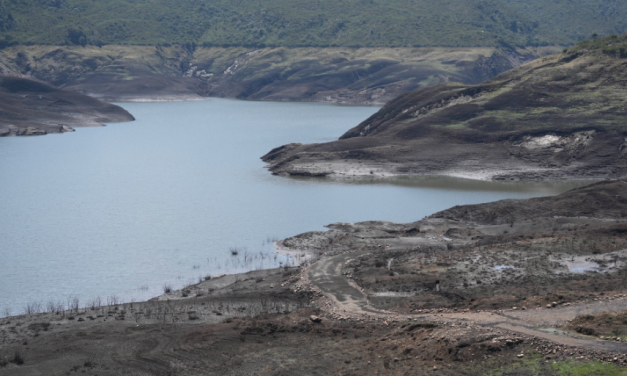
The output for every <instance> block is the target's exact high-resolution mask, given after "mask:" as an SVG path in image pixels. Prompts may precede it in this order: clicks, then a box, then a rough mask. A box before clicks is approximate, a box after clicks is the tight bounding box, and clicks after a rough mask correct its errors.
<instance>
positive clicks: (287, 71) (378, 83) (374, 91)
mask: <svg viewBox="0 0 627 376" xmlns="http://www.w3.org/2000/svg"><path fill="white" fill-rule="evenodd" d="M553 50H554V49H552V48H548V47H545V48H533V49H516V50H511V49H510V50H506V49H503V48H501V49H495V48H376V49H375V48H262V49H250V48H242V47H232V48H218V47H215V48H196V47H194V46H187V47H184V46H178V47H177V46H170V47H165V46H103V47H100V48H99V47H94V46H85V47H81V46H63V47H60V46H28V47H25V46H19V47H17V46H16V47H12V48H7V49H4V50H0V73H1V74H6V75H18V76H23V77H32V78H35V79H37V80H40V81H44V82H48V83H50V84H52V85H54V86H56V87H60V88H64V89H68V90H72V91H77V92H80V93H84V94H88V95H91V96H95V97H98V98H100V99H103V100H108V101H141V100H193V99H200V98H201V97H202V96H217V97H226V98H239V99H254V100H274V101H317V102H332V103H347V104H384V103H386V102H387V101H389V100H391V99H393V98H395V97H396V96H398V95H400V94H402V93H404V92H407V91H411V90H414V89H417V88H420V87H425V86H430V85H433V84H437V83H443V82H449V81H455V82H463V83H467V84H475V83H479V82H481V81H483V80H484V79H486V78H489V77H493V76H494V75H496V74H499V73H502V72H504V71H506V70H509V69H512V68H514V67H516V66H518V65H520V64H521V62H523V61H530V60H533V59H535V58H538V57H540V56H544V55H546V54H547V53H548V52H550V51H553Z"/></svg>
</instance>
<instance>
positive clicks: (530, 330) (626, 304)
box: [305, 251, 627, 353]
mask: <svg viewBox="0 0 627 376" xmlns="http://www.w3.org/2000/svg"><path fill="white" fill-rule="evenodd" d="M362 253H366V252H365V251H362ZM355 256H357V254H355V253H347V254H341V255H337V256H333V257H330V258H328V259H326V260H323V261H318V262H316V263H314V264H313V265H311V266H310V267H309V268H308V270H307V271H306V272H305V273H306V275H307V279H308V281H309V282H310V283H312V284H313V285H315V287H317V289H318V290H319V291H320V292H322V293H323V294H324V295H325V296H326V297H327V298H329V300H330V301H331V302H333V305H332V306H331V308H330V309H329V308H328V307H327V308H326V309H327V310H328V311H329V313H331V314H337V315H339V316H341V317H350V318H359V319H363V318H369V319H375V320H376V319H384V320H395V321H401V320H403V321H404V320H407V319H414V320H420V321H446V322H451V321H452V322H460V321H463V322H464V323H466V324H471V325H482V326H490V327H494V326H496V327H499V328H502V329H505V330H509V331H513V332H518V333H521V334H526V335H531V336H534V337H539V338H543V339H546V340H549V341H552V342H555V343H558V344H561V345H566V346H577V347H583V348H587V349H592V350H598V351H610V352H617V353H625V352H627V344H625V343H614V342H605V341H598V340H594V339H586V338H584V337H583V336H580V337H579V338H575V337H573V336H564V335H555V334H551V333H548V332H546V331H541V330H539V325H538V322H542V321H547V322H552V323H563V322H565V321H566V320H567V319H568V318H571V319H572V318H574V317H573V316H572V314H570V315H569V314H568V312H570V313H572V312H574V311H577V310H578V309H583V308H589V309H590V308H591V307H590V304H588V303H581V304H579V305H574V306H569V307H567V308H562V309H560V308H558V309H539V310H533V311H512V312H514V314H515V313H519V312H520V313H523V315H517V316H512V315H507V314H502V313H500V312H464V313H441V314H435V315H433V314H418V315H415V314H414V315H406V314H399V313H396V312H391V311H385V310H380V309H377V308H375V307H373V306H372V305H371V304H370V303H369V301H368V299H367V296H366V294H365V293H364V292H363V291H361V290H360V289H359V288H357V287H355V286H354V283H351V282H349V280H348V279H347V278H345V277H344V276H343V275H342V274H341V271H342V269H343V267H344V264H345V263H346V262H347V261H348V260H349V259H352V258H354V257H355ZM595 308H596V309H594V311H596V313H599V312H607V311H608V310H607V308H604V307H599V306H598V305H597V307H595ZM626 309H627V298H623V299H621V300H620V305H618V306H614V307H613V310H614V311H621V310H626ZM527 312H531V315H524V313H527ZM508 313H509V312H508ZM525 316H532V319H527V317H525Z"/></svg>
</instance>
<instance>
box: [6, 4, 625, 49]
mask: <svg viewBox="0 0 627 376" xmlns="http://www.w3.org/2000/svg"><path fill="white" fill-rule="evenodd" d="M626 15H627V4H626V3H625V2H622V1H618V0H555V1H546V0H528V1H524V2H521V1H515V0H444V1H433V0H429V1H427V0H422V1H413V0H343V1H331V0H320V1H316V2H312V1H305V0H264V1H261V2H260V1H253V0H242V1H237V2H234V1H230V0H212V1H208V0H188V1H184V2H181V1H176V0H153V1H137V0H135V1H132V0H108V1H92V0H2V1H0V40H2V43H0V45H10V44H12V43H22V44H48V45H63V44H74V45H83V46H84V45H87V44H92V45H103V44H115V45H120V44H127V45H155V44H179V45H183V44H190V45H191V44H197V45H205V46H222V47H228V46H247V47H265V46H283V47H329V46H343V47H428V46H437V47H475V46H484V47H494V46H499V45H502V44H507V45H512V46H520V47H523V46H541V45H568V44H572V43H574V42H577V41H578V40H580V39H582V38H585V37H589V36H590V35H592V34H593V33H598V34H600V35H607V34H611V33H622V32H625V30H626V27H627V21H626V20H627V17H626Z"/></svg>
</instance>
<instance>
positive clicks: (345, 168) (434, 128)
mask: <svg viewBox="0 0 627 376" xmlns="http://www.w3.org/2000/svg"><path fill="white" fill-rule="evenodd" d="M625 46H627V36H625V35H622V36H611V37H607V38H602V39H598V40H596V41H585V42H582V43H581V44H580V45H578V46H576V47H571V48H568V49H564V51H563V52H561V53H558V54H554V55H551V56H548V57H544V58H541V59H538V60H535V61H532V62H530V63H527V64H525V65H523V66H521V67H518V68H516V69H513V70H511V71H508V72H505V73H503V74H500V75H498V76H497V77H495V78H493V79H490V80H488V81H486V82H484V83H481V84H478V85H461V84H455V83H449V84H441V85H435V86H432V87H428V88H422V89H418V90H416V91H412V92H409V93H406V94H403V95H401V96H399V97H398V98H396V99H394V100H392V101H390V102H388V103H387V104H386V105H385V106H384V107H383V108H382V109H381V110H380V111H379V112H377V113H376V114H374V115H373V116H371V117H370V118H369V119H367V120H365V121H364V122H362V123H361V124H359V125H358V126H356V127H354V128H352V129H350V130H349V131H347V132H346V133H345V134H344V135H342V136H341V137H340V139H339V140H337V141H333V142H328V143H322V144H311V145H302V144H289V145H284V146H281V147H278V148H276V149H274V150H272V151H270V152H269V153H268V154H266V155H265V156H263V157H262V159H263V160H264V161H266V162H268V163H269V169H270V171H271V172H272V173H273V174H279V175H293V176H327V177H340V178H341V177H373V176H374V177H386V176H395V175H404V176H412V175H447V176H457V177H466V178H472V179H483V180H568V179H605V178H612V179H615V178H621V177H624V176H627V169H626V168H625V166H626V164H625V148H626V145H627V144H626V138H625V135H626V134H627V128H625V126H624V119H625V116H626V115H627V112H626V109H625V100H624V95H623V94H622V93H623V91H624V82H625V78H626V77H627V71H626V70H625V62H626V61H627V60H626V58H627V54H625V53H624V51H625Z"/></svg>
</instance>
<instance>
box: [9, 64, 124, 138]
mask: <svg viewBox="0 0 627 376" xmlns="http://www.w3.org/2000/svg"><path fill="white" fill-rule="evenodd" d="M132 120H134V118H133V116H132V115H131V114H129V113H128V112H126V110H124V109H123V108H121V107H119V106H116V105H113V104H109V103H104V102H101V101H99V100H98V99H95V98H91V97H88V96H85V95H82V94H78V93H73V92H69V91H65V90H59V89H56V88H53V87H52V86H49V85H46V84H42V83H40V82H37V81H33V80H28V79H24V78H16V77H7V76H0V137H2V136H35V135H44V134H47V133H63V132H71V131H73V130H74V129H73V127H97V126H102V125H103V124H102V123H104V122H121V121H132Z"/></svg>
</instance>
